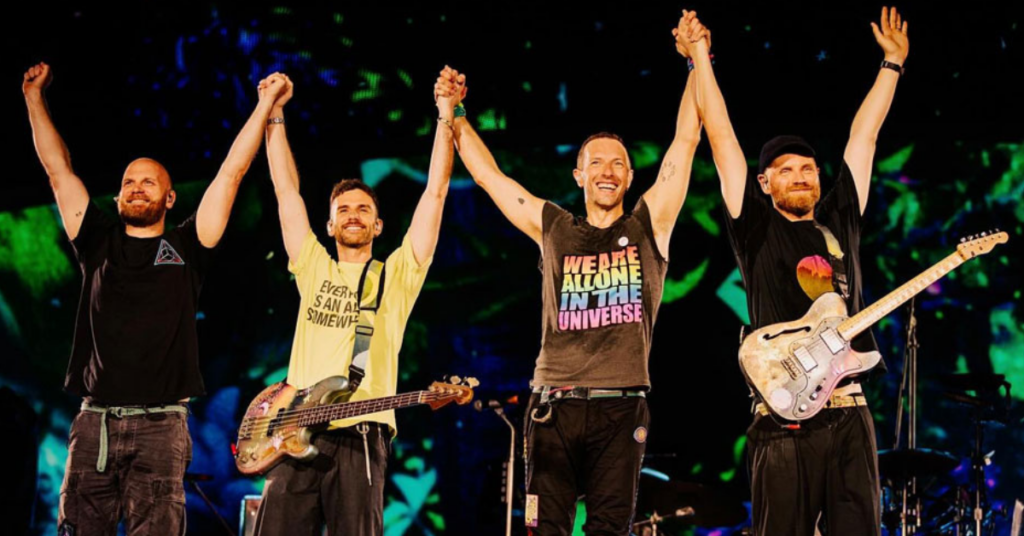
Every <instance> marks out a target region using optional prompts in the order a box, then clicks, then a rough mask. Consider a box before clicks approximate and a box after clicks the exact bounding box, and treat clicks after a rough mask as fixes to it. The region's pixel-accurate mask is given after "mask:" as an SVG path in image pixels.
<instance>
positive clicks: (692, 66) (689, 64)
mask: <svg viewBox="0 0 1024 536" xmlns="http://www.w3.org/2000/svg"><path fill="white" fill-rule="evenodd" d="M708 59H710V60H711V65H714V64H715V55H714V54H709V55H708ZM686 68H687V69H689V70H691V71H693V70H694V69H696V68H697V64H696V63H694V62H693V58H686Z"/></svg>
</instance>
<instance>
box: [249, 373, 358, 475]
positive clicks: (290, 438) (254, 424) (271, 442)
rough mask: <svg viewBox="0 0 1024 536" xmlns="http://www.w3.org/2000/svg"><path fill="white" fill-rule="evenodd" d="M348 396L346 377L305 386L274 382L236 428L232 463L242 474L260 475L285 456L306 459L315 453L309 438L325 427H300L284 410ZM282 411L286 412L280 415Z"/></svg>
mask: <svg viewBox="0 0 1024 536" xmlns="http://www.w3.org/2000/svg"><path fill="white" fill-rule="evenodd" d="M351 396H352V393H351V392H350V391H349V390H348V380H347V379H345V378H343V377H341V376H332V377H330V378H326V379H324V380H321V381H320V382H317V383H316V384H315V385H312V386H310V387H308V388H306V389H296V388H295V387H294V386H291V385H288V384H287V383H284V382H281V383H275V384H274V385H271V386H270V387H267V388H266V389H264V390H263V392H261V393H260V394H259V395H258V396H257V397H256V398H255V399H254V400H253V401H252V403H251V404H249V408H248V409H246V410H245V416H244V417H243V418H242V425H241V427H240V428H239V431H238V443H237V445H236V454H235V465H236V466H237V467H238V470H239V471H240V472H241V473H242V474H245V475H256V474H262V473H265V472H266V471H268V470H269V469H270V468H271V467H273V466H274V465H276V464H277V463H278V462H280V461H281V460H282V459H284V458H285V457H286V456H290V457H292V458H296V459H299V460H310V459H312V458H314V457H315V456H316V455H317V452H318V451H317V448H316V447H315V446H313V444H312V442H311V440H312V438H313V433H315V432H318V431H321V430H323V429H325V428H326V427H327V426H328V423H323V424H320V425H316V426H300V424H299V422H298V420H297V419H296V418H295V417H289V416H288V415H287V412H290V411H295V410H312V409H313V408H316V407H318V406H322V405H326V404H332V403H337V402H344V401H346V400H348V398H349V397H351ZM282 412H286V413H285V414H282Z"/></svg>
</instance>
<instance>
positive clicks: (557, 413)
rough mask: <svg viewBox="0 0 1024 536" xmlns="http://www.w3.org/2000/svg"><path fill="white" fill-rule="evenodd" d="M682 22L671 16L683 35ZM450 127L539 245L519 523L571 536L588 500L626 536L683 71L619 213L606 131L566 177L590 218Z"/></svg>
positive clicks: (625, 167)
mask: <svg viewBox="0 0 1024 536" xmlns="http://www.w3.org/2000/svg"><path fill="white" fill-rule="evenodd" d="M690 18H692V16H684V18H683V19H681V20H680V22H679V28H680V29H682V30H683V32H684V33H685V32H688V27H687V26H686V25H687V24H688V23H689V19H690ZM680 52H681V53H683V54H684V55H685V52H684V51H683V50H680ZM464 84H465V78H464V76H457V75H455V73H451V72H450V71H448V70H446V71H444V72H442V73H441V77H440V78H438V82H437V92H438V95H441V96H445V95H450V94H454V95H458V96H460V97H461V96H462V95H463V94H464V87H465V86H464ZM460 115H461V117H460ZM455 133H456V134H455V139H456V147H458V149H459V154H460V156H461V157H462V161H463V163H465V165H466V168H467V169H469V172H470V173H471V174H472V175H473V179H474V180H475V181H476V183H477V184H479V185H480V186H481V187H482V188H483V189H484V190H485V191H486V192H487V193H488V194H489V195H490V196H491V199H493V200H494V202H495V204H497V205H498V208H499V209H500V210H501V211H502V213H504V214H505V216H506V217H507V218H508V219H509V220H510V221H511V222H512V224H513V225H515V226H516V227H517V228H519V229H520V230H521V231H523V232H524V233H526V235H527V236H529V237H530V238H531V239H532V240H533V241H534V242H536V243H537V245H538V246H539V247H540V250H541V263H542V266H541V271H542V273H543V288H542V293H541V295H542V297H543V305H544V309H543V321H542V331H541V350H540V355H539V356H538V358H537V366H536V369H535V372H534V377H533V381H532V382H531V386H532V388H533V393H534V394H533V395H532V396H531V398H530V404H529V407H528V410H527V413H528V414H529V415H531V417H527V419H526V422H525V428H526V430H525V437H526V452H525V457H526V493H527V498H526V525H527V527H529V528H530V534H537V535H553V534H558V535H562V534H569V533H570V532H571V531H572V528H573V522H574V519H573V517H574V515H575V513H576V501H577V498H578V497H580V496H584V501H585V504H586V511H587V520H586V523H585V524H584V526H583V531H584V532H586V533H587V534H599V535H627V534H629V533H630V526H631V521H632V517H633V509H634V506H635V502H636V492H637V485H638V482H639V476H640V464H641V461H642V459H643V454H644V448H645V444H646V441H647V436H648V431H647V426H648V423H649V416H648V412H647V402H646V400H645V396H646V391H647V389H648V388H649V387H650V379H649V377H648V372H647V359H648V357H649V355H650V345H651V334H652V330H653V327H654V322H655V319H656V317H657V313H658V306H659V305H660V303H661V295H662V287H663V285H664V281H665V273H666V270H667V268H668V246H669V238H670V236H671V234H672V228H673V227H674V225H675V221H676V219H677V217H678V215H679V211H680V209H681V208H682V206H683V200H684V198H685V197H686V189H687V186H688V184H689V178H690V168H691V164H692V161H693V154H694V152H695V150H696V147H697V143H698V141H699V138H700V120H699V118H698V116H697V104H696V101H695V100H694V91H693V78H692V77H691V78H690V79H689V80H688V82H687V85H686V90H685V91H684V93H683V96H682V100H681V102H680V106H679V113H678V116H677V123H676V135H675V139H674V140H673V142H672V145H670V146H669V148H668V151H667V152H666V154H665V159H664V161H663V163H662V166H661V172H660V174H659V176H658V178H657V179H656V181H655V182H654V185H653V186H651V188H650V189H649V190H648V191H647V192H646V193H645V194H644V195H643V196H642V197H641V198H640V200H639V201H638V202H637V204H636V208H634V209H633V211H632V213H626V212H625V211H624V209H623V197H624V196H625V193H626V190H627V189H628V188H629V186H630V184H631V182H632V180H633V171H632V169H631V168H630V161H629V153H628V152H627V151H626V147H625V145H624V144H623V142H622V140H621V139H620V138H619V137H618V136H616V135H614V134H609V133H600V134H596V135H594V136H591V137H590V138H588V139H587V140H586V141H584V142H583V145H582V146H581V147H580V151H579V155H578V156H577V162H576V169H575V170H574V171H573V176H574V177H575V179H576V183H577V185H578V186H579V187H580V188H582V189H583V193H584V199H585V201H586V211H587V214H586V217H575V216H573V215H572V214H570V213H569V212H567V211H565V210H563V209H562V208H560V207H558V206H557V205H555V204H554V203H552V202H550V201H544V200H542V199H539V198H537V197H534V196H533V195H531V194H530V193H529V192H527V191H526V189H525V188H523V187H522V186H521V185H520V184H519V183H517V182H515V181H514V180H512V179H510V178H509V177H507V176H505V174H504V173H502V172H501V170H500V169H499V168H498V165H497V163H496V162H495V160H494V157H492V156H491V153H490V152H489V151H488V150H487V148H486V147H485V146H484V144H483V142H482V141H481V140H480V138H479V137H478V136H477V134H476V132H475V131H474V130H473V128H472V126H470V123H469V121H467V120H466V118H465V117H464V114H456V120H455Z"/></svg>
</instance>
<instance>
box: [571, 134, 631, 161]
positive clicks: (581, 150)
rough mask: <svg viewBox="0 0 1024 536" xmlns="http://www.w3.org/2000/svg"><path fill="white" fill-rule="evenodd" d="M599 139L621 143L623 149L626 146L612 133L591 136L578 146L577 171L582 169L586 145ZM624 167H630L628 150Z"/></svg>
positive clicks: (619, 137)
mask: <svg viewBox="0 0 1024 536" xmlns="http://www.w3.org/2000/svg"><path fill="white" fill-rule="evenodd" d="M600 139H610V140H615V141H617V142H619V143H621V144H622V146H623V147H625V146H626V142H625V141H623V140H622V137H621V136H619V135H618V134H615V133H614V132H598V133H597V134H592V135H591V136H590V137H589V138H587V139H586V140H584V141H583V145H580V152H579V154H577V155H576V168H577V169H583V151H585V150H587V144H588V143H590V142H592V141H594V140H600ZM626 165H627V166H630V165H631V164H630V161H629V150H628V149H627V150H626Z"/></svg>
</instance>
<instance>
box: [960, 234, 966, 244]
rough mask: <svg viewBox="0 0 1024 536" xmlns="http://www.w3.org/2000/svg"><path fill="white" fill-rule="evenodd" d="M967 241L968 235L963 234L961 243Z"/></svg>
mask: <svg viewBox="0 0 1024 536" xmlns="http://www.w3.org/2000/svg"><path fill="white" fill-rule="evenodd" d="M966 241H967V237H966V236H962V237H960V243H961V244H963V243H964V242H966Z"/></svg>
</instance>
